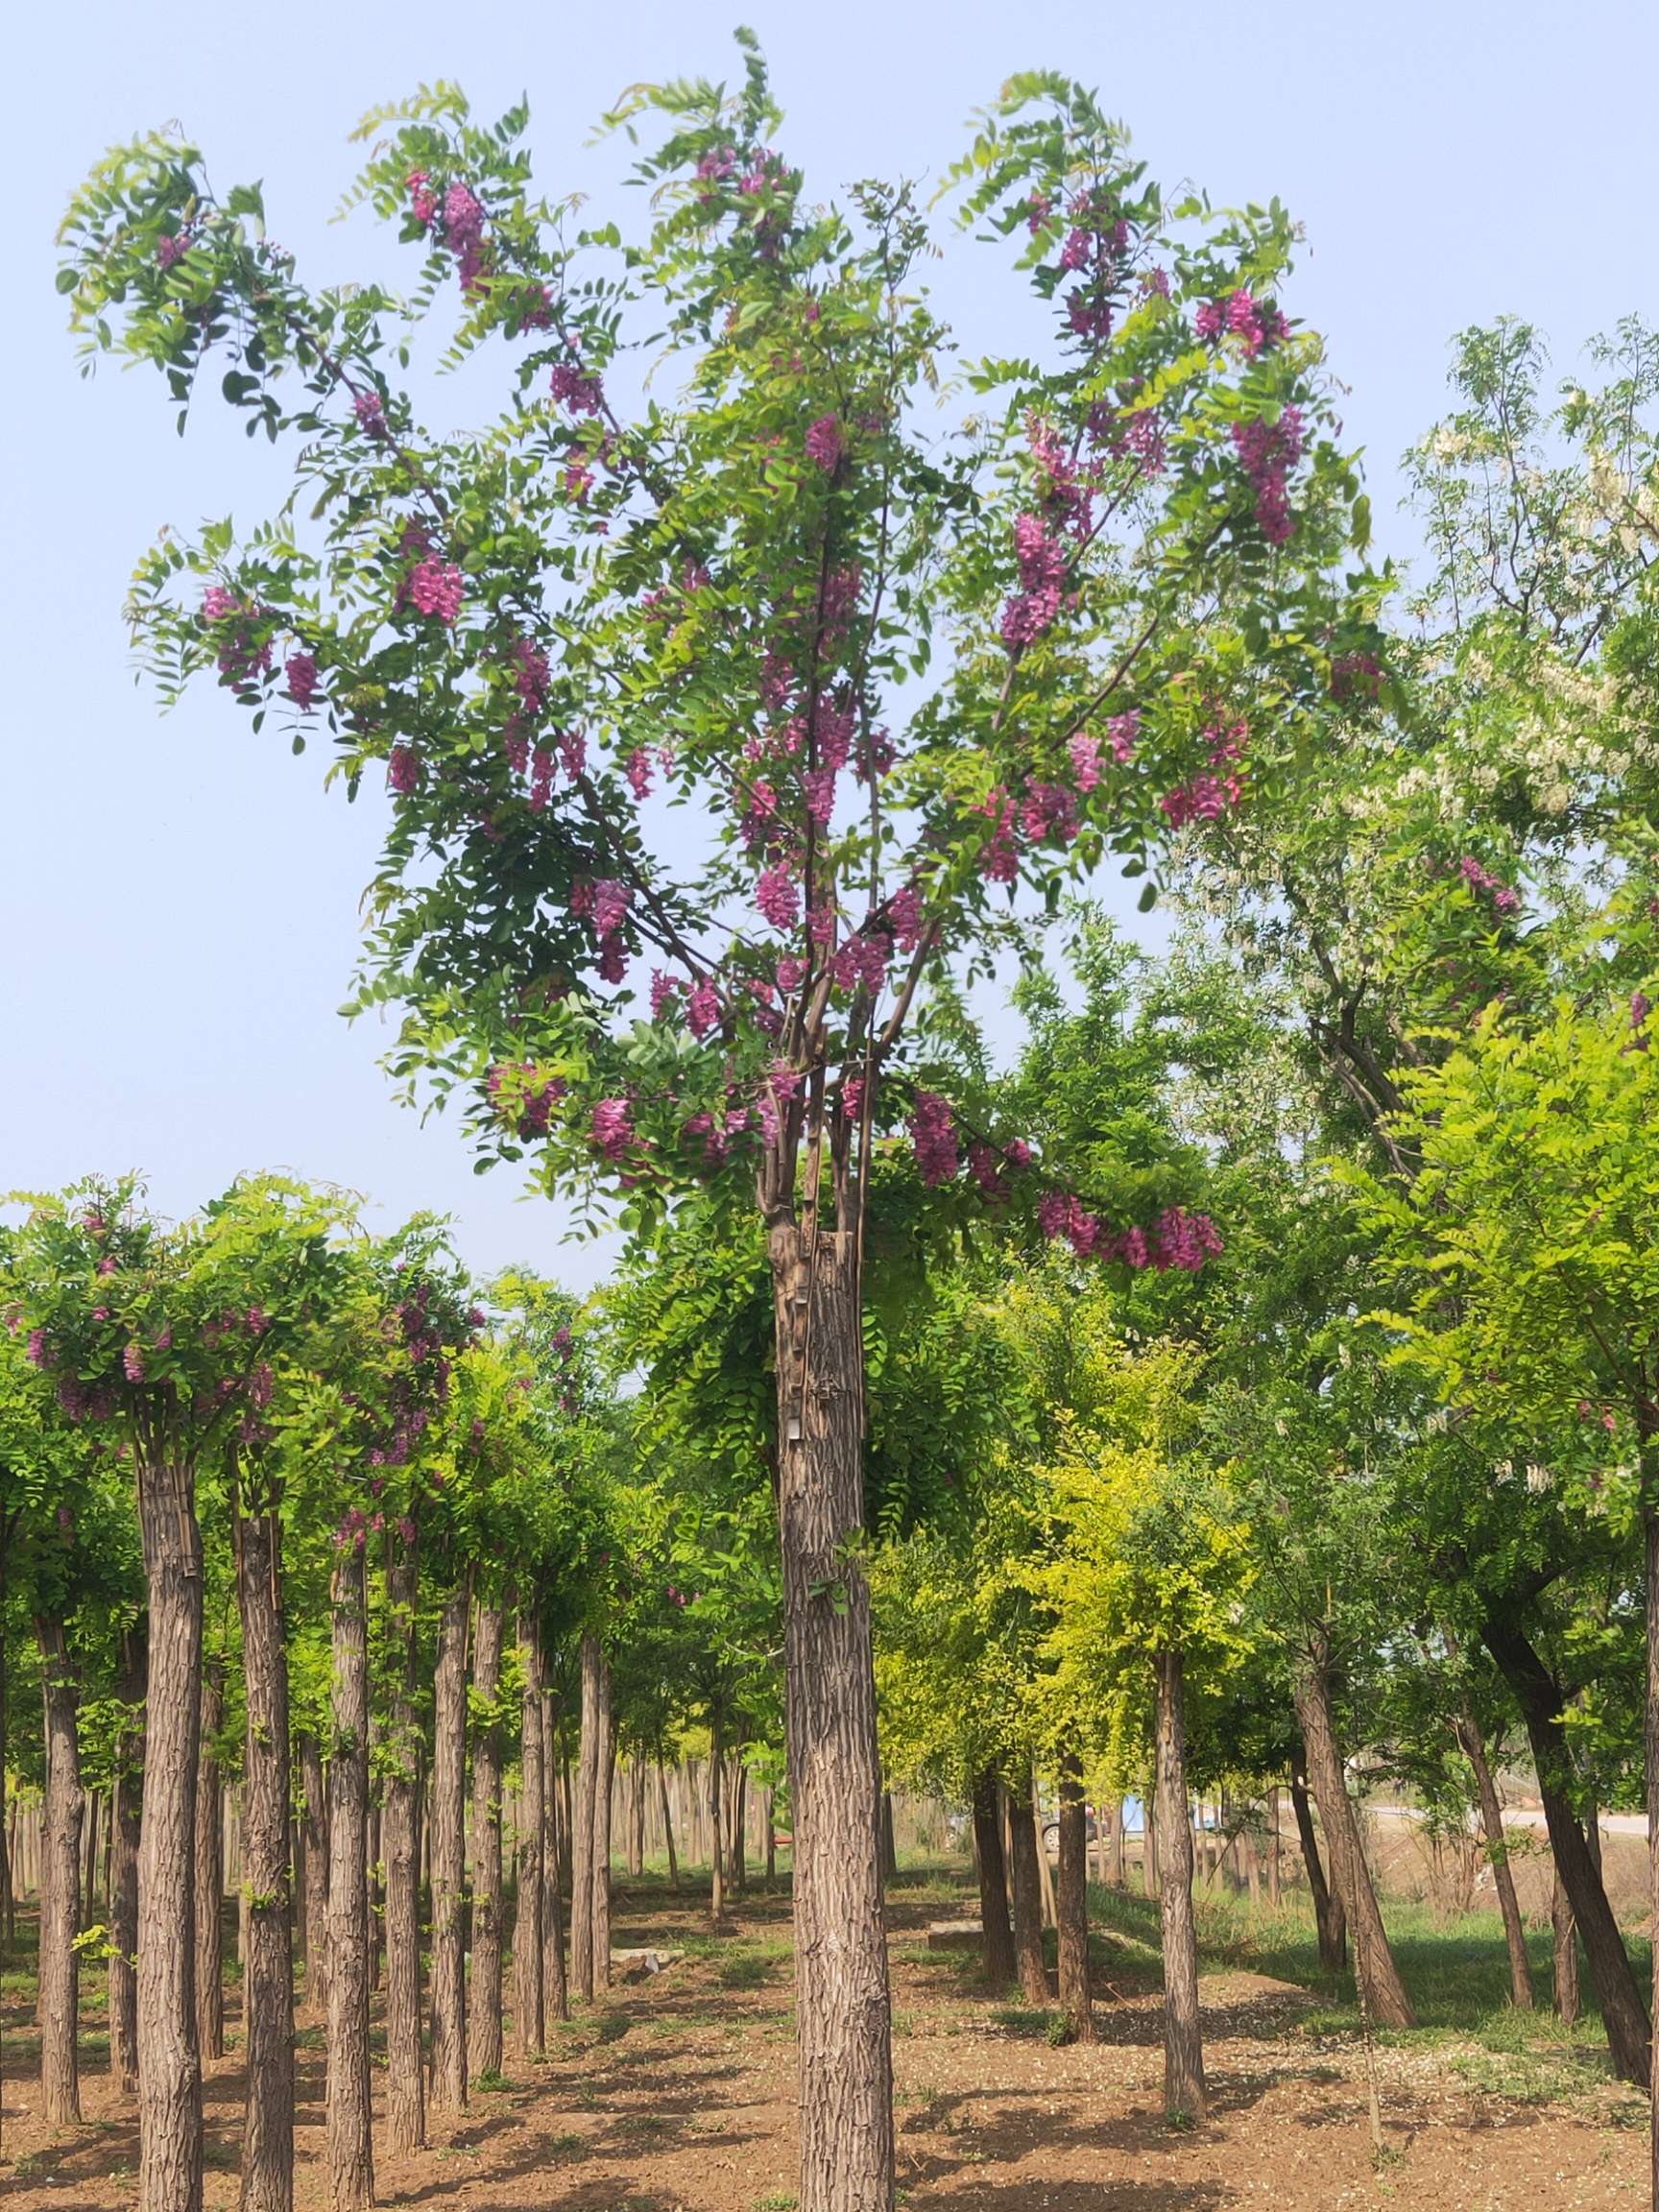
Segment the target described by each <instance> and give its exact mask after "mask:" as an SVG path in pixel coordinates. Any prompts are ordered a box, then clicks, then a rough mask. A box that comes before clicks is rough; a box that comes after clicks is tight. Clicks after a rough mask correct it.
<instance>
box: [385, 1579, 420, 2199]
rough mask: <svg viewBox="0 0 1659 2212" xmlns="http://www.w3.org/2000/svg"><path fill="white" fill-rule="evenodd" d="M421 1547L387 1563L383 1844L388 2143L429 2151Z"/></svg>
mask: <svg viewBox="0 0 1659 2212" xmlns="http://www.w3.org/2000/svg"><path fill="white" fill-rule="evenodd" d="M416 1541H417V1539H416V1538H415V1537H413V1536H411V1537H410V1538H409V1539H408V1540H407V1541H406V1540H405V1539H404V1538H402V1537H401V1536H393V1537H392V1538H391V1539H390V1543H389V1548H388V1556H387V1562H386V1596H387V1602H388V1615H389V1624H388V1631H387V1632H388V1636H389V1638H390V1643H391V1651H392V1669H391V1692H390V1695H389V1698H388V1701H387V1703H388V1710H387V1716H386V1785H385V1798H384V1803H383V1805H382V1809H381V1815H380V1842H381V1849H382V1850H383V1851H384V1853H385V1856H386V2140H387V2142H388V2143H389V2144H390V2146H391V2148H392V2150H393V2152H395V2153H396V2154H397V2155H399V2156H401V2155H403V2154H404V2153H406V2152H410V2151H419V2150H421V2149H423V2148H424V2146H425V2142H426V2084H425V2080H424V2079H423V2076H422V2072H421V1824H420V1823H421V1808H420V1789H421V1736H420V1731H419V1728H418V1726H417V1722H416V1718H415V1596H416V1575H417V1559H416V1549H415V1547H416Z"/></svg>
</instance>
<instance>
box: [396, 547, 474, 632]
mask: <svg viewBox="0 0 1659 2212" xmlns="http://www.w3.org/2000/svg"><path fill="white" fill-rule="evenodd" d="M408 590H409V597H410V600H411V602H412V603H413V604H414V606H415V607H416V608H418V609H419V611H420V612H421V613H422V614H436V615H437V617H438V619H439V620H440V621H441V622H443V623H445V624H450V623H453V622H454V620H455V617H456V616H457V615H458V614H459V613H460V612H461V602H462V600H463V598H464V597H465V593H466V582H465V579H464V578H463V576H462V574H461V571H460V569H459V568H457V567H456V566H455V565H454V563H453V562H451V561H436V560H433V559H432V558H431V557H430V556H428V558H427V559H426V560H424V561H421V562H420V563H419V564H418V565H417V566H416V567H415V568H414V569H412V570H411V572H410V576H409V585H408Z"/></svg>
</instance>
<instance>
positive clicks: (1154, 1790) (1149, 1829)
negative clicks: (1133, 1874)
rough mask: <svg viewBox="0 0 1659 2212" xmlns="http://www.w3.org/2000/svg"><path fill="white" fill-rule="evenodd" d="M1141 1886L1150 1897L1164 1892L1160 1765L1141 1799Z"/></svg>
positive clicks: (1154, 1769) (1153, 1769) (1155, 1766)
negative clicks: (1160, 1847)
mask: <svg viewBox="0 0 1659 2212" xmlns="http://www.w3.org/2000/svg"><path fill="white" fill-rule="evenodd" d="M1141 1887H1142V1889H1143V1890H1144V1891H1145V1892H1146V1894H1147V1896H1148V1897H1157V1896H1159V1895H1160V1894H1161V1893H1162V1882H1161V1869H1160V1867H1159V1864H1158V1767H1157V1764H1156V1762H1154V1764H1153V1767H1152V1778H1151V1781H1150V1783H1149V1784H1148V1786H1147V1790H1146V1794H1145V1796H1144V1797H1143V1798H1142V1801H1141Z"/></svg>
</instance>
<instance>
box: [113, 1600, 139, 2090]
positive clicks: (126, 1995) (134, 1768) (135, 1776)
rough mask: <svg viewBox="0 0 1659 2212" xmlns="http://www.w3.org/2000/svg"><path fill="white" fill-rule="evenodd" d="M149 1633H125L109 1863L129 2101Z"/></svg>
mask: <svg viewBox="0 0 1659 2212" xmlns="http://www.w3.org/2000/svg"><path fill="white" fill-rule="evenodd" d="M144 1645H145V1639H144V1629H143V1626H142V1624H140V1625H138V1626H135V1627H132V1628H125V1629H123V1630H122V1632H121V1684H120V1689H121V1702H122V1704H123V1706H124V1707H125V1708H126V1719H125V1720H124V1722H123V1725H122V1728H121V1733H120V1735H119V1736H118V1737H117V1738H116V1743H115V1791H114V1801H113V1804H112V1807H111V1816H112V1819H113V1822H114V1828H113V1834H112V1836H111V1843H112V1850H111V1854H110V1863H109V2072H110V2074H111V2076H112V2077H113V2078H114V2082H115V2086H116V2088H117V2089H118V2090H119V2091H120V2092H121V2094H122V2095H123V2096H124V2097H135V2096H136V2095H137V2094H138V1808H139V1798H140V1792H141V1791H142V1790H143V1786H144V1677H145V1671H146V1669H145V1656H144Z"/></svg>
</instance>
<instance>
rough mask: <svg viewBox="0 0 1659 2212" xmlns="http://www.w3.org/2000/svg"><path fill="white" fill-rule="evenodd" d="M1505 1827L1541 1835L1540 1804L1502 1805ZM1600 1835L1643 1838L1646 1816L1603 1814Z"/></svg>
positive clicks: (1406, 1812)
mask: <svg viewBox="0 0 1659 2212" xmlns="http://www.w3.org/2000/svg"><path fill="white" fill-rule="evenodd" d="M1365 1810H1366V1811H1367V1812H1368V1813H1370V1814H1372V1815H1374V1816H1375V1817H1376V1818H1377V1819H1379V1820H1401V1821H1404V1822H1406V1824H1407V1826H1410V1825H1412V1824H1414V1823H1415V1822H1416V1821H1417V1820H1418V1819H1419V1818H1420V1815H1419V1814H1418V1813H1417V1812H1416V1811H1415V1810H1414V1808H1413V1807H1411V1806H1409V1805H1376V1804H1373V1805H1368V1806H1367V1807H1366V1808H1365ZM1503 1825H1504V1827H1505V1828H1535V1829H1537V1830H1539V1831H1540V1832H1542V1830H1543V1828H1544V1825H1545V1822H1544V1809H1543V1807H1542V1806H1541V1805H1506V1806H1505V1807H1504V1808H1503ZM1600 1829H1601V1833H1602V1835H1603V1836H1646V1835H1647V1815H1646V1814H1645V1813H1603V1814H1602V1815H1601V1819H1600Z"/></svg>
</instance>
